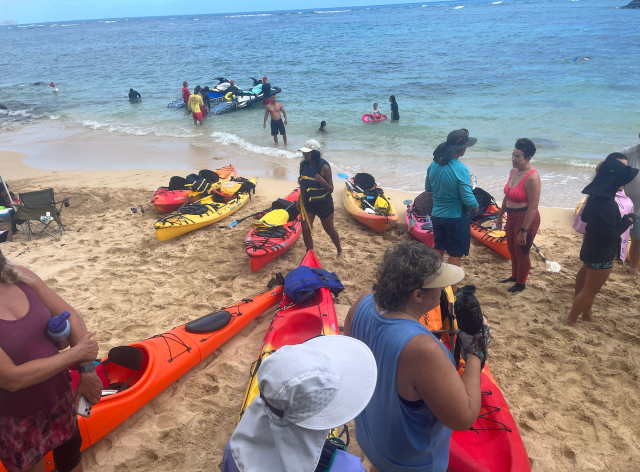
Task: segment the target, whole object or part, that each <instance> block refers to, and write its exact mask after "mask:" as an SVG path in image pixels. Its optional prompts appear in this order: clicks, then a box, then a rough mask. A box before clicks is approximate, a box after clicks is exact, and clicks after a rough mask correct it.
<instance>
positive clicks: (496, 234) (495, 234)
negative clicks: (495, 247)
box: [487, 229, 507, 238]
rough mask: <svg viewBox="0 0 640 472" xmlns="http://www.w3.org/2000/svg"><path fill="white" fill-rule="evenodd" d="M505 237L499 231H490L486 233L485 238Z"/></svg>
mask: <svg viewBox="0 0 640 472" xmlns="http://www.w3.org/2000/svg"><path fill="white" fill-rule="evenodd" d="M506 235H507V233H505V232H504V231H502V230H499V229H491V230H489V231H487V236H491V237H492V238H504V237H505V236H506Z"/></svg>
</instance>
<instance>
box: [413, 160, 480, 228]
mask: <svg viewBox="0 0 640 472" xmlns="http://www.w3.org/2000/svg"><path fill="white" fill-rule="evenodd" d="M424 189H425V190H426V191H427V192H433V214H432V216H439V217H442V218H460V217H461V216H466V215H468V214H469V212H468V211H467V209H469V210H473V209H475V208H478V201H477V200H476V197H475V196H474V195H473V191H472V189H471V174H469V169H467V167H466V166H465V165H464V164H463V163H462V162H460V161H459V160H458V159H452V160H451V161H449V163H448V164H447V165H445V166H441V165H440V164H438V163H437V162H432V163H431V165H430V166H429V170H428V171H427V178H426V179H425V183H424Z"/></svg>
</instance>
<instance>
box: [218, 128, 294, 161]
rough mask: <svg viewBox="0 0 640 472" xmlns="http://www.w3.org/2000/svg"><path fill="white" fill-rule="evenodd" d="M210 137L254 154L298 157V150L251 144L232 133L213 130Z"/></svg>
mask: <svg viewBox="0 0 640 472" xmlns="http://www.w3.org/2000/svg"><path fill="white" fill-rule="evenodd" d="M211 137H212V138H213V139H214V140H215V142H216V143H220V144H222V145H223V146H229V145H232V144H233V145H236V146H238V147H239V148H242V149H244V150H245V151H249V152H252V153H254V154H262V155H266V156H273V157H284V158H286V159H298V158H300V153H299V152H291V151H285V150H284V149H277V148H272V147H265V146H257V145H255V144H251V143H249V142H247V141H245V140H244V139H242V138H241V137H239V136H236V135H235V134H232V133H221V132H218V131H215V132H214V133H213V134H212V135H211Z"/></svg>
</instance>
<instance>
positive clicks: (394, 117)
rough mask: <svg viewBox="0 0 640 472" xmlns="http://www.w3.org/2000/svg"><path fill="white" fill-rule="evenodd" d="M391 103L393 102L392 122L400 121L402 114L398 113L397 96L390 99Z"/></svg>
mask: <svg viewBox="0 0 640 472" xmlns="http://www.w3.org/2000/svg"><path fill="white" fill-rule="evenodd" d="M389 102H391V121H398V120H400V113H399V112H398V104H397V103H396V96H395V95H391V96H390V97H389Z"/></svg>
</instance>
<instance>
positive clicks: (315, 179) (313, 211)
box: [296, 139, 342, 257]
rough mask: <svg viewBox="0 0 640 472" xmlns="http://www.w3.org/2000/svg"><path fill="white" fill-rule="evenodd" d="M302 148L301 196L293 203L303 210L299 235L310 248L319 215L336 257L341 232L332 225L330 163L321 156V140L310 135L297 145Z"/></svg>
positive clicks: (339, 252)
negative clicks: (302, 144) (300, 145)
mask: <svg viewBox="0 0 640 472" xmlns="http://www.w3.org/2000/svg"><path fill="white" fill-rule="evenodd" d="M299 151H301V152H302V156H303V159H302V162H301V163H300V177H298V182H299V183H300V196H299V197H298V201H297V203H296V207H297V208H298V211H300V213H302V237H303V239H304V244H305V246H307V249H313V221H314V220H315V218H316V215H318V218H320V222H321V223H322V227H323V228H324V230H325V231H326V232H327V234H328V235H329V237H330V238H331V241H333V244H335V246H336V249H337V250H338V257H340V256H341V255H342V246H341V245H340V236H339V235H338V232H337V231H336V228H335V227H334V225H333V212H334V208H333V196H332V195H331V194H332V193H333V189H334V188H333V175H332V174H331V166H330V165H329V163H328V162H327V161H325V160H324V159H322V154H321V153H320V143H318V141H316V140H315V139H310V140H308V141H307V142H306V143H304V146H303V147H301V148H300V149H299Z"/></svg>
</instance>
